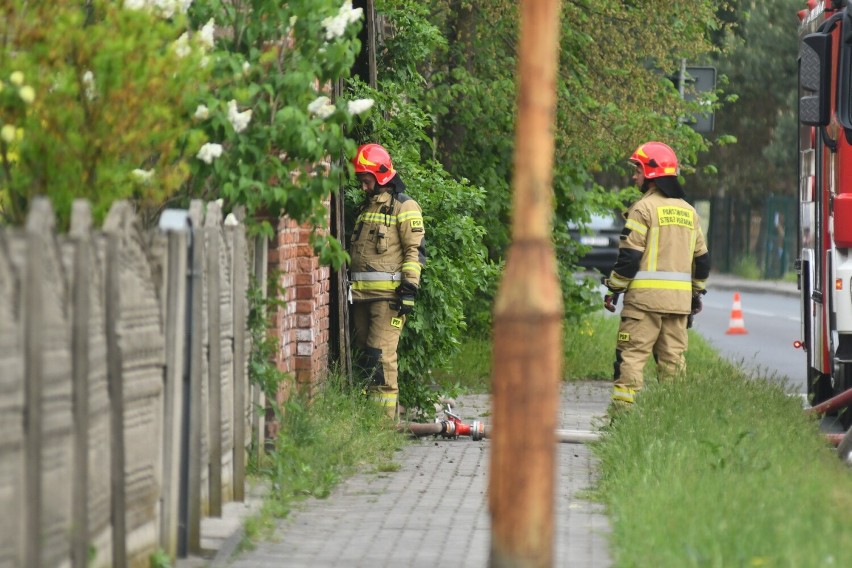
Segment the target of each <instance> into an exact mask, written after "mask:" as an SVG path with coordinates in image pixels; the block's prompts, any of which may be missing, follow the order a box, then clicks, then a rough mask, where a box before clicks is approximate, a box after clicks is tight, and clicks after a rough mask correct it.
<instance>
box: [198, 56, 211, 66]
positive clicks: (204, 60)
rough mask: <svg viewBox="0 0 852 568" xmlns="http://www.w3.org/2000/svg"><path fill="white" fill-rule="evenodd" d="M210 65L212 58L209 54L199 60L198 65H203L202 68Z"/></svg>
mask: <svg viewBox="0 0 852 568" xmlns="http://www.w3.org/2000/svg"><path fill="white" fill-rule="evenodd" d="M208 65H210V58H209V57H207V56H206V55H205V56H204V57H202V58H201V60H200V61H199V62H198V66H199V67H201V68H202V69H204V68H205V67H207V66H208Z"/></svg>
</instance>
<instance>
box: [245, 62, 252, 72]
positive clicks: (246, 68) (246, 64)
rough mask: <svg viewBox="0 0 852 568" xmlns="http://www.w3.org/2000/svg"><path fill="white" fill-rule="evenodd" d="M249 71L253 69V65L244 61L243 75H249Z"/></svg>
mask: <svg viewBox="0 0 852 568" xmlns="http://www.w3.org/2000/svg"><path fill="white" fill-rule="evenodd" d="M249 69H251V63H249V62H248V61H243V73H245V74H248V72H249Z"/></svg>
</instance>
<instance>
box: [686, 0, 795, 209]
mask: <svg viewBox="0 0 852 568" xmlns="http://www.w3.org/2000/svg"><path fill="white" fill-rule="evenodd" d="M738 4H739V5H738V8H737V9H736V10H735V11H733V12H732V13H733V14H735V15H736V20H735V23H736V25H735V26H731V27H729V28H727V30H726V33H725V34H724V35H723V36H721V37H720V42H721V44H722V45H723V47H724V51H722V52H720V53H719V54H717V55H716V56H715V57H713V58H712V60H711V61H712V62H713V64H715V65H716V66H717V70H718V72H719V74H720V75H723V76H725V77H726V80H727V83H728V84H727V86H726V89H727V90H729V91H731V92H732V93H734V94H735V95H736V96H735V97H732V98H731V100H730V102H729V104H726V105H725V106H723V107H722V108H720V109H719V110H717V112H716V123H715V129H716V133H719V134H726V135H729V136H732V137H733V138H735V139H736V144H731V145H719V144H717V145H714V146H712V147H710V148H709V151H708V152H707V153H706V154H704V155H702V156H701V160H702V162H706V163H710V164H715V165H716V166H717V168H718V174H717V175H716V174H714V171H713V170H711V171H710V172H707V171H703V172H698V173H697V174H696V175H695V176H694V177H692V178H690V179H689V180H688V182H689V187H690V193H692V194H694V195H696V196H700V197H706V198H709V197H713V196H717V195H720V194H722V193H723V192H727V193H728V194H736V195H741V196H744V197H747V198H751V199H753V200H757V201H760V200H761V199H762V198H763V197H764V196H766V195H769V194H772V193H774V194H779V195H793V194H794V193H795V190H796V167H797V157H796V135H797V134H796V129H797V125H796V116H795V115H796V108H797V105H796V96H797V95H796V93H797V84H796V80H797V79H796V78H797V66H796V65H797V64H796V62H797V59H798V57H797V54H798V45H797V34H796V28H797V25H798V20H797V17H796V12H797V11H798V10H799V9H801V8H802V4H801V3H800V2H797V1H796V0H774V1H767V0H741V1H740V2H739V3H738Z"/></svg>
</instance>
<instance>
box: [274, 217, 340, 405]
mask: <svg viewBox="0 0 852 568" xmlns="http://www.w3.org/2000/svg"><path fill="white" fill-rule="evenodd" d="M310 235H311V228H310V227H308V226H300V225H298V224H297V223H296V222H295V221H292V220H290V219H287V218H284V219H281V221H280V223H279V224H278V238H277V239H276V240H275V242H274V243H273V247H271V248H270V251H269V269H270V271H272V270H277V271H278V274H279V286H280V288H281V294H282V295H283V300H284V302H285V304H284V305H283V306H281V307H279V308H278V309H277V310H276V313H275V314H274V317H273V318H272V325H273V326H274V329H273V333H275V334H276V335H277V336H278V338H279V340H280V349H279V351H278V353H277V356H276V358H275V363H276V365H277V367H278V368H279V369H280V370H282V371H284V372H287V373H290V374H291V375H292V376H293V377H294V379H295V384H296V386H297V387H298V388H299V389H301V390H304V391H306V392H308V393H309V394H311V395H313V394H314V393H315V392H316V389H317V387H318V386H319V385H320V384H321V383H322V382H323V381H324V380H325V377H326V374H327V373H328V353H329V349H328V341H329V300H330V297H329V289H330V282H331V271H330V269H329V267H327V266H320V264H319V259H318V258H317V256H316V255H315V254H314V252H313V249H312V248H311V245H310ZM287 396H289V392H287V391H286V387H285V388H284V389H282V392H279V396H278V399H279V403H280V402H283V401H284V400H286V398H287Z"/></svg>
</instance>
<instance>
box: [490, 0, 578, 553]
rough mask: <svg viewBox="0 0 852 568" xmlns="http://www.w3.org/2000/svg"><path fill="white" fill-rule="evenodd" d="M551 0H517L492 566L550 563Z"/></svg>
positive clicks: (556, 308)
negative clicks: (509, 240) (515, 90)
mask: <svg viewBox="0 0 852 568" xmlns="http://www.w3.org/2000/svg"><path fill="white" fill-rule="evenodd" d="M559 6H560V4H559V0H522V2H521V8H520V13H521V27H520V47H519V62H518V73H519V95H518V119H517V121H518V122H517V127H516V134H515V161H514V167H515V170H514V182H513V185H514V194H513V199H512V207H513V210H512V243H511V245H510V246H509V251H508V254H507V258H506V269H505V273H504V275H503V279H502V281H501V284H500V289H499V291H498V294H497V300H496V304H495V307H494V349H493V353H494V356H493V357H494V359H493V363H494V364H493V367H492V368H493V369H494V375H493V380H492V385H493V389H494V390H493V396H494V398H493V409H492V411H493V418H492V420H493V432H492V433H491V434H492V436H491V437H492V451H491V472H490V486H489V505H490V510H491V553H490V558H489V566H491V567H492V568H516V567H518V568H520V567H524V568H527V567H542V568H543V567H549V566H552V565H553V549H554V545H553V533H554V531H553V524H554V485H555V483H554V480H555V451H556V444H554V432H555V430H556V415H557V412H558V409H559V381H560V372H561V366H562V294H561V291H560V287H559V278H558V276H557V268H556V255H555V252H554V249H553V242H552V238H551V227H552V216H553V199H554V198H553V188H552V181H553V171H552V170H553V148H554V138H553V128H554V121H555V116H556V77H557V75H556V71H557V57H558V45H559Z"/></svg>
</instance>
